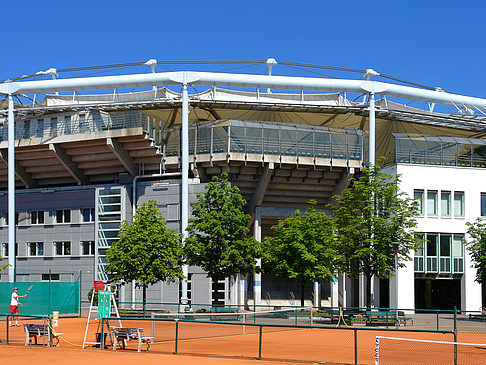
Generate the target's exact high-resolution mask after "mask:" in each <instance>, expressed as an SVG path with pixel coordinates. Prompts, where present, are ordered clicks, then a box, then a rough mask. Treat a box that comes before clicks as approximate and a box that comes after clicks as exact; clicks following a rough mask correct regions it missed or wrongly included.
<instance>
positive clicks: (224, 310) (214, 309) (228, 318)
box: [209, 306, 239, 322]
mask: <svg viewBox="0 0 486 365" xmlns="http://www.w3.org/2000/svg"><path fill="white" fill-rule="evenodd" d="M209 311H210V312H211V313H238V312H239V309H238V307H219V306H217V307H211V308H210V309H209ZM210 320H211V321H214V320H219V321H222V322H226V321H238V320H239V316H238V315H237V314H235V315H234V316H224V317H223V316H222V317H218V316H211V317H210Z"/></svg>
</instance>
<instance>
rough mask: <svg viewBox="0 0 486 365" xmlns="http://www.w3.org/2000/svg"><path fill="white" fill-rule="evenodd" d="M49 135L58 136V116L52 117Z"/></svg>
mask: <svg viewBox="0 0 486 365" xmlns="http://www.w3.org/2000/svg"><path fill="white" fill-rule="evenodd" d="M49 135H50V136H51V137H55V136H57V118H51V129H50V133H49Z"/></svg>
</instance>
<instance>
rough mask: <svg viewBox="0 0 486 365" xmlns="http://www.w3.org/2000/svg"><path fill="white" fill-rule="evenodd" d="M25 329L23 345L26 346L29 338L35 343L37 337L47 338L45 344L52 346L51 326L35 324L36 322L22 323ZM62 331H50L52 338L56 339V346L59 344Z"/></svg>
mask: <svg viewBox="0 0 486 365" xmlns="http://www.w3.org/2000/svg"><path fill="white" fill-rule="evenodd" d="M24 330H25V346H28V345H29V343H30V339H31V338H33V339H34V344H35V345H37V337H39V338H40V337H44V344H45V338H47V346H52V344H51V328H50V327H49V325H47V324H37V323H24ZM60 335H62V333H56V332H54V331H52V339H55V340H57V343H56V346H59V336H60Z"/></svg>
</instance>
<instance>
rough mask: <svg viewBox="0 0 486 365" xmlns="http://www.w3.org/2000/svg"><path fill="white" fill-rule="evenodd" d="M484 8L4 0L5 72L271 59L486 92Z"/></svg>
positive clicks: (471, 4)
mask: <svg viewBox="0 0 486 365" xmlns="http://www.w3.org/2000/svg"><path fill="white" fill-rule="evenodd" d="M485 10H486V4H484V3H483V2H481V1H462V2H457V1H454V2H452V1H400V2H394V1H374V2H371V1H368V2H366V1H295V0H294V1H284V0H281V1H253V0H248V1H244V2H242V1H228V0H226V1H209V0H208V1H170V2H169V1H153V0H146V1H138V2H135V1H122V0H119V1H110V0H105V1H103V0H98V1H92V0H84V1H79V2H71V1H65V0H64V1H49V0H46V1H30V0H29V1H16V2H15V1H5V2H2V10H1V11H2V20H1V24H2V29H3V42H2V46H3V47H2V57H1V58H0V63H1V67H0V79H2V80H3V79H7V78H11V77H16V76H20V75H23V74H30V73H35V72H37V71H40V70H45V69H48V68H51V67H54V68H58V69H61V68H69V67H78V66H91V65H102V64H113V63H125V62H136V61H145V60H147V59H150V58H156V59H158V60H183V59H184V60H216V59H223V60H234V59H266V58H268V57H273V58H275V59H276V60H277V61H279V60H284V61H294V62H302V63H312V64H320V65H329V66H341V67H350V68H359V69H366V68H373V69H375V70H377V71H378V72H382V73H385V74H388V75H393V76H395V77H399V78H403V79H407V80H411V81H415V82H419V83H422V84H426V85H430V86H440V87H442V88H443V89H445V90H450V91H454V92H458V93H463V94H466V95H472V96H479V97H486V87H485V85H486V76H485V72H484V65H485V59H486V57H485V51H484V50H483V48H484V33H485V29H484V13H485ZM279 70H281V72H282V73H283V72H285V73H287V74H288V72H289V70H288V69H287V70H285V71H284V69H283V66H278V65H277V66H276V68H275V70H274V73H275V74H278V73H279ZM255 72H259V73H262V70H255Z"/></svg>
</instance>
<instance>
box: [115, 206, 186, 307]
mask: <svg viewBox="0 0 486 365" xmlns="http://www.w3.org/2000/svg"><path fill="white" fill-rule="evenodd" d="M118 237H119V240H118V241H116V242H115V243H114V244H113V246H111V248H109V249H108V250H107V252H106V260H107V262H108V267H107V271H108V272H109V273H110V274H111V277H110V282H121V283H122V284H125V283H129V282H131V281H132V280H135V282H136V286H137V287H139V288H140V287H142V288H143V302H144V303H145V302H146V299H147V286H149V285H153V284H155V283H157V282H159V281H165V282H169V283H170V282H175V281H177V280H179V279H183V274H182V264H183V249H182V237H181V234H180V233H179V232H177V231H175V230H173V229H168V228H167V226H166V223H165V220H164V218H163V217H162V214H161V213H160V212H159V208H158V206H157V202H156V201H154V200H150V201H149V202H147V203H144V204H142V206H141V207H140V208H138V209H137V213H136V214H135V216H134V217H133V219H132V222H131V223H129V222H126V221H125V222H123V223H122V225H121V227H120V232H119V233H118Z"/></svg>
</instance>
